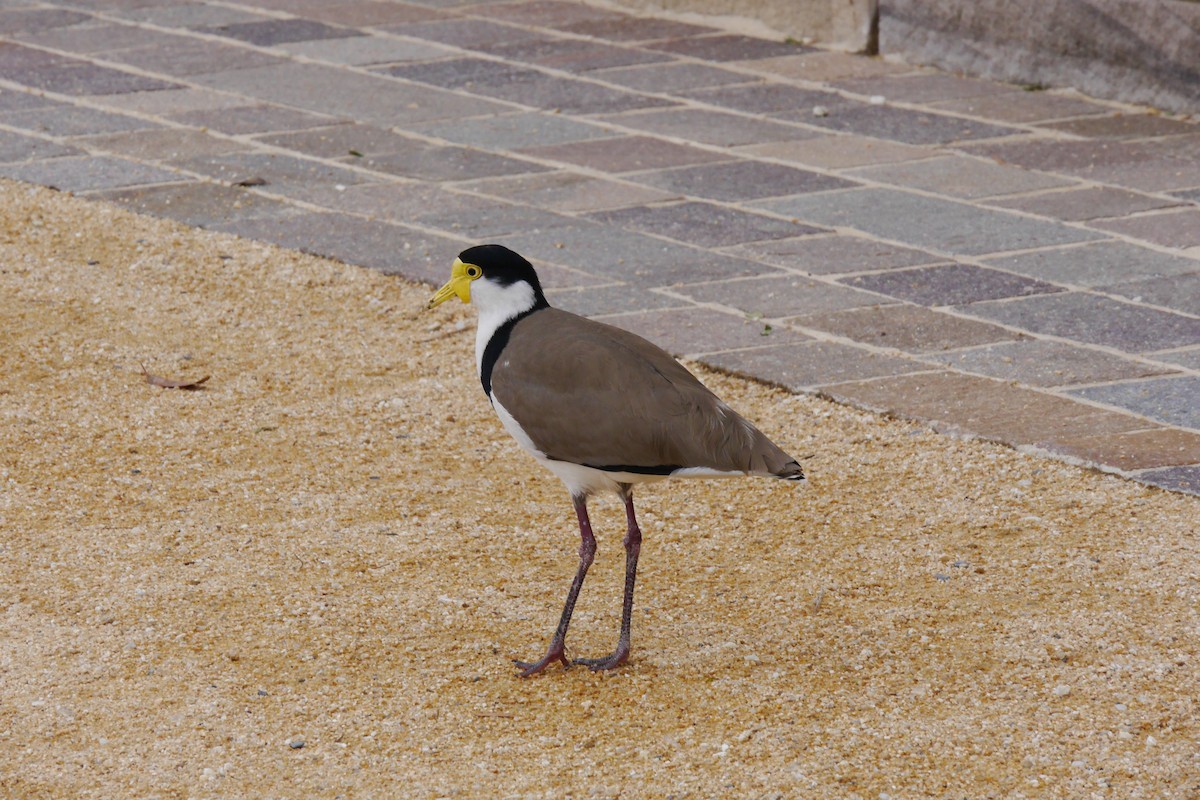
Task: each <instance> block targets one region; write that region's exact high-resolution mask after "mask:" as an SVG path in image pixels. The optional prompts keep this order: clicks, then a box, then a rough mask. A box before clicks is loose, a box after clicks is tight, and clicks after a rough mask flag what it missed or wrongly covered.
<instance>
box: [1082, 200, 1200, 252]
mask: <svg viewBox="0 0 1200 800" xmlns="http://www.w3.org/2000/svg"><path fill="white" fill-rule="evenodd" d="M1092 226H1093V227H1096V228H1100V229H1102V230H1106V231H1113V232H1114V233H1122V234H1124V235H1126V236H1132V237H1134V238H1136V239H1141V240H1143V241H1147V242H1152V243H1153V244H1160V245H1163V246H1165V247H1176V248H1188V247H1195V246H1196V245H1200V208H1183V209H1173V210H1169V211H1159V212H1156V213H1153V214H1142V215H1139V216H1136V217H1125V218H1122V219H1106V220H1100V221H1097V222H1093V223H1092Z"/></svg>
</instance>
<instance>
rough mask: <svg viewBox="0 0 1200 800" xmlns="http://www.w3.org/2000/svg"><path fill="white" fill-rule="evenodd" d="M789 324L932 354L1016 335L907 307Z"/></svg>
mask: <svg viewBox="0 0 1200 800" xmlns="http://www.w3.org/2000/svg"><path fill="white" fill-rule="evenodd" d="M792 322H793V323H794V324H796V325H798V326H800V327H803V328H812V329H815V330H820V331H825V332H827V333H832V334H836V335H838V336H842V337H845V338H846V339H850V340H853V341H856V342H862V343H864V344H870V345H873V346H875V347H887V348H895V349H897V350H903V351H905V352H907V353H935V352H938V351H940V350H956V349H958V348H961V347H973V346H975V345H981V344H988V343H991V342H1003V341H1011V340H1013V339H1016V338H1017V336H1018V334H1016V333H1014V332H1012V331H1009V330H1006V329H1004V328H1001V327H999V326H998V325H989V324H987V323H981V322H978V321H976V320H972V319H963V318H962V317H958V316H955V315H953V314H946V313H943V312H941V311H932V310H930V309H928V308H923V307H921V306H912V305H908V304H900V303H897V304H893V305H872V306H865V307H862V308H851V309H847V310H844V311H833V312H825V313H820V314H806V315H804V316H801V317H796V318H795V319H793V320H792Z"/></svg>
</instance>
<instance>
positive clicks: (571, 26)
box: [554, 16, 712, 42]
mask: <svg viewBox="0 0 1200 800" xmlns="http://www.w3.org/2000/svg"><path fill="white" fill-rule="evenodd" d="M554 27H556V28H559V29H560V30H564V31H568V32H570V33H575V34H579V35H582V36H593V37H595V38H597V39H608V40H610V41H614V42H651V41H658V40H661V39H679V38H682V37H685V36H696V35H699V34H705V33H712V29H711V28H704V27H702V26H700V25H692V24H689V23H686V22H677V21H675V20H669V19H657V18H646V17H632V16H622V17H616V18H612V19H591V20H583V21H580V22H571V23H568V24H566V25H562V24H559V25H555V26H554Z"/></svg>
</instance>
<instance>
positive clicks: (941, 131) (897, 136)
mask: <svg viewBox="0 0 1200 800" xmlns="http://www.w3.org/2000/svg"><path fill="white" fill-rule="evenodd" d="M777 116H779V117H780V118H781V119H790V120H794V121H796V122H803V123H805V124H808V125H816V126H819V127H822V128H829V129H831V130H835V131H846V132H848V133H857V134H861V135H863V136H874V137H875V138H877V139H891V140H893V141H897V142H904V143H906V144H949V143H951V142H960V141H969V140H972V139H993V138H997V137H1001V136H1011V135H1013V134H1016V133H1020V131H1019V130H1018V129H1016V128H1009V127H1006V126H1003V125H995V124H991V123H986V122H979V121H978V120H971V119H966V118H963V117H952V116H950V115H948V114H931V113H928V112H925V111H914V110H912V109H908V108H897V107H895V106H889V105H872V104H867V103H856V102H852V101H845V102H843V103H842V104H841V105H838V106H835V107H832V108H830V109H829V114H828V115H827V116H815V115H814V114H813V111H812V109H811V108H808V109H803V110H801V111H794V112H787V113H781V114H778V115H777Z"/></svg>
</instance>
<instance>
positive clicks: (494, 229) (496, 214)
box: [408, 196, 574, 242]
mask: <svg viewBox="0 0 1200 800" xmlns="http://www.w3.org/2000/svg"><path fill="white" fill-rule="evenodd" d="M467 197H469V196H467ZM464 199H467V198H464ZM469 199H471V200H472V202H474V203H475V204H476V205H475V207H473V208H470V209H468V210H465V212H464V210H460V209H450V210H439V211H436V212H423V213H419V214H416V215H414V216H413V217H411V218H410V219H409V220H408V221H411V222H413V223H417V224H420V225H421V226H423V227H427V228H437V229H439V230H443V231H446V232H447V233H451V234H453V235H455V236H459V237H462V238H465V239H471V240H473V241H479V242H482V241H488V240H491V239H495V238H497V237H500V236H507V235H509V234H514V233H521V232H522V231H528V230H542V231H546V230H553V229H554V228H563V227H567V226H570V225H572V224H574V219H573V218H571V217H567V216H563V215H561V214H555V213H553V212H551V211H543V210H541V209H536V208H529V207H527V206H516V205H511V204H507V203H497V202H494V201H488V200H484V199H483V198H469Z"/></svg>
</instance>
